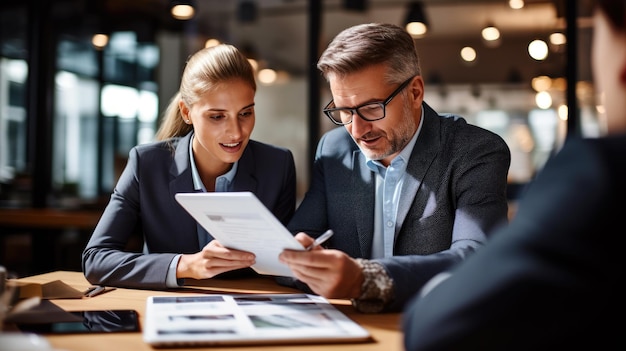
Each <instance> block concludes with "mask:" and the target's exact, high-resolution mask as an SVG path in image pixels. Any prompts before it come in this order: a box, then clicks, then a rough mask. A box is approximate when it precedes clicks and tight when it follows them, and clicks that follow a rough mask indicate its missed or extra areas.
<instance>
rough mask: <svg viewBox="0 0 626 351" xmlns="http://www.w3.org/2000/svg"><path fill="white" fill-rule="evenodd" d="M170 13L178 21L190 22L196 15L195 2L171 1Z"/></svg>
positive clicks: (190, 0) (188, 0)
mask: <svg viewBox="0 0 626 351" xmlns="http://www.w3.org/2000/svg"><path fill="white" fill-rule="evenodd" d="M170 13H171V14H172V17H174V18H176V19H178V20H188V19H191V18H193V16H194V15H195V14H196V8H195V4H194V1H193V0H171V1H170Z"/></svg>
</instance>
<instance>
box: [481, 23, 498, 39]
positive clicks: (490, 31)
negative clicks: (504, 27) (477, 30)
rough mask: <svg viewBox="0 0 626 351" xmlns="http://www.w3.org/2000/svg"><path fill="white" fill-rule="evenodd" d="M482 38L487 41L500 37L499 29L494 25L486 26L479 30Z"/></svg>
mask: <svg viewBox="0 0 626 351" xmlns="http://www.w3.org/2000/svg"><path fill="white" fill-rule="evenodd" d="M481 34H482V36H483V39H485V40H487V41H494V40H498V39H500V31H499V30H498V28H496V27H495V26H492V25H490V26H487V27H485V28H483V30H482V32H481Z"/></svg>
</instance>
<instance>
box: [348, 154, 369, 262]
mask: <svg viewBox="0 0 626 351" xmlns="http://www.w3.org/2000/svg"><path fill="white" fill-rule="evenodd" d="M352 155H353V164H352V169H353V170H354V172H352V174H353V178H352V180H353V181H352V186H353V188H354V189H353V190H354V191H353V192H352V193H353V194H355V195H354V196H355V198H354V203H352V204H346V205H347V206H354V207H353V208H352V209H351V211H354V212H355V218H356V231H357V235H358V238H359V246H360V251H361V255H362V256H361V257H370V255H371V251H372V239H373V231H374V193H375V186H376V182H375V179H374V173H373V172H372V171H371V170H370V169H369V167H367V164H366V160H365V155H363V153H362V152H361V151H360V150H359V149H356V150H355V151H354V152H353V154H352Z"/></svg>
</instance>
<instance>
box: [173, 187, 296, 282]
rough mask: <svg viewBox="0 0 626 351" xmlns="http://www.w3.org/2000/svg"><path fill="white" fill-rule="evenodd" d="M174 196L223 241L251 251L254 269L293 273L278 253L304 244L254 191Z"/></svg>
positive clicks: (281, 274)
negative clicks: (254, 258)
mask: <svg viewBox="0 0 626 351" xmlns="http://www.w3.org/2000/svg"><path fill="white" fill-rule="evenodd" d="M176 200H177V201H178V202H179V203H180V204H181V205H182V206H183V207H184V208H185V209H186V210H187V212H189V213H190V214H191V215H192V216H193V218H195V219H196V221H197V222H198V223H200V225H202V227H204V229H206V230H207V231H208V232H209V234H211V236H213V237H214V238H215V239H217V240H218V241H219V242H220V243H221V244H222V245H224V246H225V247H228V248H232V249H237V250H243V251H249V252H252V253H254V254H255V255H256V263H255V264H254V265H253V266H252V268H253V269H254V270H255V271H256V272H258V273H260V274H266V275H275V276H288V277H293V273H292V272H291V270H290V269H289V267H288V266H287V265H285V264H283V263H281V262H280V261H279V260H278V255H279V254H280V253H281V252H282V251H283V250H284V249H293V250H304V247H303V246H302V245H301V244H300V243H299V242H298V241H297V240H296V239H295V238H294V237H293V235H292V234H291V232H289V230H287V228H285V226H284V225H283V224H282V223H281V222H280V221H279V220H278V218H276V217H275V216H274V214H273V213H272V212H270V210H268V209H267V207H265V205H263V203H262V202H261V201H260V200H259V199H258V198H257V197H256V196H255V195H254V194H253V193H251V192H247V191H246V192H217V193H216V192H209V193H178V194H176Z"/></svg>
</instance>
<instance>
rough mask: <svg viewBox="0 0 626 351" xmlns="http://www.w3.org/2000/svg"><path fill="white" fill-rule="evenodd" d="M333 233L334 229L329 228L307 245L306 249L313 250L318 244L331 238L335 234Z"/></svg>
mask: <svg viewBox="0 0 626 351" xmlns="http://www.w3.org/2000/svg"><path fill="white" fill-rule="evenodd" d="M333 234H335V233H334V232H333V230H332V229H328V230H327V231H325V232H324V234H322V235H320V236H319V237H318V238H317V239H315V241H314V242H313V243H312V244H311V245H309V246H307V247H306V249H305V250H306V251H311V250H313V249H314V248H315V247H316V246H320V245H322V244H323V243H325V242H326V241H327V240H328V239H330V237H331V236H333Z"/></svg>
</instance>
